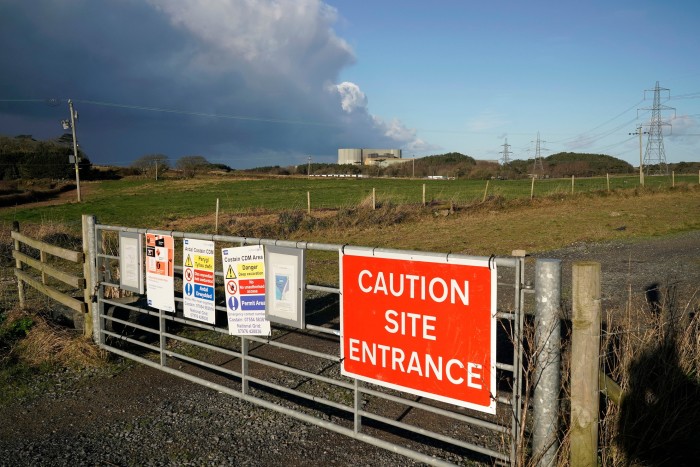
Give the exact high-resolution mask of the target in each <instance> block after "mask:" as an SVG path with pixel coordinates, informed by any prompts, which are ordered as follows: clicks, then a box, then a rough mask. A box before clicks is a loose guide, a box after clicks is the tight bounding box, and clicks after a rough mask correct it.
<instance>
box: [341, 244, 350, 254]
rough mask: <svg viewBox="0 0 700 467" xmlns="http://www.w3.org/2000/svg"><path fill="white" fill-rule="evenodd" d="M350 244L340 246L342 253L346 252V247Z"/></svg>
mask: <svg viewBox="0 0 700 467" xmlns="http://www.w3.org/2000/svg"><path fill="white" fill-rule="evenodd" d="M348 245H349V243H346V244H345V245H343V246H341V247H340V253H341V254H343V255H344V254H345V247H346V246H348Z"/></svg>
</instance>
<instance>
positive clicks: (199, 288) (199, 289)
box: [194, 284, 214, 301]
mask: <svg viewBox="0 0 700 467" xmlns="http://www.w3.org/2000/svg"><path fill="white" fill-rule="evenodd" d="M194 296H195V297H196V298H199V299H200V300H211V301H214V287H207V286H206V285H201V284H195V288H194Z"/></svg>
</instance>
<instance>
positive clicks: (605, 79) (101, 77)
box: [0, 0, 700, 168]
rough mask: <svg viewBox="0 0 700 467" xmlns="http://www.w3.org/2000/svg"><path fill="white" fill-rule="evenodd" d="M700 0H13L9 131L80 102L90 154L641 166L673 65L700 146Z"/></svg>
mask: <svg viewBox="0 0 700 467" xmlns="http://www.w3.org/2000/svg"><path fill="white" fill-rule="evenodd" d="M698 25H700V2H698V1H696V0H687V1H673V0H672V1H669V2H659V1H655V0H641V1H627V0H621V1H609V0H593V1H583V2H582V1H576V2H574V1H567V0H553V1H542V0H529V1H521V0H512V1H472V0H440V1H428V0H423V1H418V0H401V1H399V0H372V1H369V0H368V1H361V0H329V1H328V2H321V1H317V0H218V1H217V0H31V1H28V0H0V44H2V46H1V47H0V63H2V68H1V69H0V70H1V71H0V134H2V135H7V136H15V135H17V134H32V135H34V137H35V138H38V139H44V138H55V137H58V136H60V135H61V134H62V133H63V129H62V128H61V125H60V121H61V120H62V119H66V118H68V117H69V113H68V104H67V99H72V100H73V102H74V104H75V108H76V110H77V111H78V113H79V121H78V124H77V132H78V141H79V143H80V145H81V148H82V149H83V150H84V151H85V152H86V153H87V155H88V156H89V157H90V159H91V160H92V162H93V163H97V164H117V165H129V164H131V163H132V162H133V161H134V160H135V159H137V158H138V157H140V156H142V155H144V154H150V153H163V154H166V155H167V156H169V157H170V159H171V161H173V162H174V161H176V160H177V159H178V158H179V157H182V156H184V155H202V156H204V157H206V158H207V159H209V160H210V161H212V162H219V163H224V164H228V165H230V166H232V167H235V168H246V167H255V166H264V165H296V164H299V163H305V162H306V160H307V157H308V156H311V157H312V160H313V161H318V162H335V161H336V160H337V150H338V148H343V147H357V148H360V147H380V148H384V147H386V148H401V149H403V150H404V157H412V156H414V155H415V156H422V155H429V154H440V153H444V152H452V151H457V152H461V153H464V154H468V155H470V156H472V157H475V158H477V159H498V158H499V157H501V154H500V153H501V152H502V151H503V146H502V145H503V144H504V143H505V139H506V138H507V139H508V143H509V144H510V151H511V152H512V154H511V157H513V158H517V159H528V158H531V157H534V148H535V144H534V140H535V139H536V137H537V133H538V132H539V133H540V135H541V139H542V140H543V142H542V144H541V147H542V148H543V150H542V155H544V156H546V155H548V154H553V153H556V152H560V151H573V152H593V153H603V154H609V155H612V156H615V157H619V158H621V159H624V160H626V161H628V162H630V163H632V164H635V165H636V164H638V163H639V144H638V139H637V138H636V137H634V136H630V135H629V133H630V132H633V131H635V128H636V127H637V126H638V125H640V124H642V125H644V124H647V123H648V122H649V118H650V112H649V111H648V110H645V109H648V108H651V106H652V105H653V94H654V93H653V91H651V92H650V91H646V92H645V90H653V88H654V86H655V84H656V82H657V81H658V82H659V84H660V86H661V87H662V88H666V89H668V91H664V92H663V93H662V94H661V96H662V103H663V104H664V105H665V106H668V107H673V108H675V111H673V110H670V109H669V110H666V111H664V112H662V116H663V117H664V118H665V119H666V120H667V122H668V123H669V124H670V125H668V126H665V127H664V130H665V134H666V136H665V137H664V147H665V150H666V158H667V160H668V162H679V161H697V160H700V125H699V123H698V122H699V121H700V60H698V57H699V56H700V27H699V26H698Z"/></svg>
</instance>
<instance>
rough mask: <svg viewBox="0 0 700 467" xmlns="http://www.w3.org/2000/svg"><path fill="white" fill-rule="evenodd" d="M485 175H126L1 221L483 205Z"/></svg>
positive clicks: (549, 186)
mask: <svg viewBox="0 0 700 467" xmlns="http://www.w3.org/2000/svg"><path fill="white" fill-rule="evenodd" d="M486 183H487V182H486V181H483V180H408V179H384V178H378V179H323V178H313V179H303V178H290V177H280V178H275V179H254V180H251V179H239V178H233V177H218V178H207V179H199V178H197V179H189V180H177V179H165V180H159V181H155V180H145V179H126V180H118V181H101V182H88V183H83V184H82V187H83V200H84V201H83V203H81V204H76V203H67V204H61V205H53V206H42V207H37V206H33V205H20V206H17V207H12V208H3V209H0V221H4V222H9V221H13V220H18V221H20V222H35V223H39V222H68V223H71V222H75V221H77V220H79V219H80V215H81V214H87V213H89V214H94V215H96V216H97V217H98V220H99V221H100V222H102V223H107V224H128V225H131V226H136V227H150V228H158V227H159V226H162V225H163V221H164V220H174V219H178V218H183V217H200V216H204V215H207V214H213V213H214V212H215V209H216V200H217V198H218V199H219V205H220V212H221V213H222V214H223V213H228V214H231V213H242V212H250V211H252V210H255V211H258V212H259V211H261V210H262V211H268V212H269V211H276V210H281V209H292V210H294V209H298V210H306V207H307V192H308V193H310V197H311V206H312V209H327V208H342V207H351V206H356V205H358V203H360V202H361V201H362V200H364V199H367V198H368V197H369V196H371V194H372V190H373V189H375V190H376V196H377V200H378V202H379V203H386V202H390V203H393V204H413V205H420V203H421V202H422V193H423V185H425V191H426V201H427V202H431V201H439V202H450V201H451V202H454V203H455V204H457V205H469V204H473V203H476V202H481V200H482V199H483V198H484V193H485V191H486V188H487V187H486ZM671 183H672V181H671V177H647V178H646V187H645V189H646V190H653V189H659V188H667V187H670V186H671ZM697 183H698V177H696V176H677V177H675V184H676V185H677V186H681V185H684V184H691V185H692V184H697ZM638 184H639V180H638V178H637V177H634V176H632V177H611V178H610V189H611V190H612V191H616V190H629V189H634V188H637V187H638ZM530 190H531V181H530V180H490V181H489V182H488V191H487V192H486V194H487V196H489V197H493V196H496V197H499V198H502V199H505V200H512V199H517V198H522V199H529V198H530ZM573 191H574V193H576V194H581V193H587V192H596V191H602V192H605V191H607V181H606V178H605V177H602V178H580V179H576V180H575V181H574V190H573ZM571 193H572V182H571V180H570V179H547V180H537V181H536V182H535V187H534V195H535V197H536V198H542V197H547V196H551V195H553V194H561V195H562V196H564V195H571Z"/></svg>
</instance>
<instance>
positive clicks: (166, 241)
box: [146, 233, 175, 311]
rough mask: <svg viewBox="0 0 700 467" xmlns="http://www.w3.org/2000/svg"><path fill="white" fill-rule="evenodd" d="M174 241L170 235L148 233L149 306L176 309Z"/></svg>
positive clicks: (164, 309) (147, 273) (147, 287)
mask: <svg viewBox="0 0 700 467" xmlns="http://www.w3.org/2000/svg"><path fill="white" fill-rule="evenodd" d="M173 258H174V242H173V237H172V236H170V235H156V234H151V233H147V234H146V298H147V300H148V306H152V307H153V308H158V309H160V310H163V311H175V296H174V293H175V280H174V265H173Z"/></svg>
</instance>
